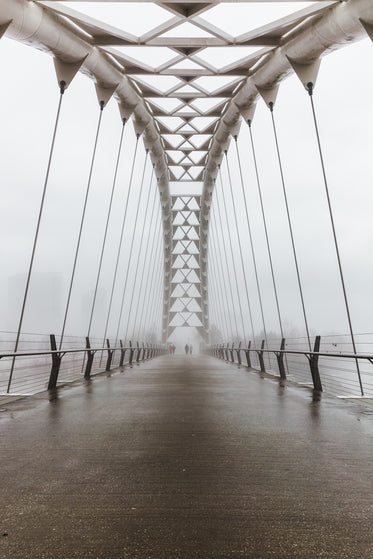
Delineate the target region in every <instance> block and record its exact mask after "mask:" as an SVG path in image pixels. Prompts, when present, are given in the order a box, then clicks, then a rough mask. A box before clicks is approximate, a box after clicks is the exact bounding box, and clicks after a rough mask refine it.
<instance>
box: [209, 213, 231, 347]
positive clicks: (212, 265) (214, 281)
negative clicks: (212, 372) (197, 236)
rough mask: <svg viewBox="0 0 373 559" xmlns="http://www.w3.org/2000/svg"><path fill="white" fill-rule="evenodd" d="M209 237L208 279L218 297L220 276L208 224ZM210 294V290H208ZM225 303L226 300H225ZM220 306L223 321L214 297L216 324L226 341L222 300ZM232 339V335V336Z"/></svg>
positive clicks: (226, 326)
mask: <svg viewBox="0 0 373 559" xmlns="http://www.w3.org/2000/svg"><path fill="white" fill-rule="evenodd" d="M210 227H211V229H210V233H211V234H210V235H209V259H208V263H209V278H210V281H211V286H213V287H214V293H216V295H217V296H218V293H219V283H220V292H221V293H224V292H223V289H222V285H221V277H220V274H219V273H218V271H217V265H216V250H215V246H213V242H214V237H213V236H212V223H211V222H210ZM210 270H211V274H210ZM209 293H210V290H209ZM226 302H227V300H226ZM222 303H223V304H222V305H220V308H222V309H223V315H224V321H222V320H221V315H219V313H218V311H217V309H218V305H217V304H216V298H215V297H214V306H215V313H216V317H217V319H218V317H219V318H220V320H218V322H220V325H219V326H220V328H222V326H223V325H224V328H222V335H223V337H224V338H225V339H226V340H227V339H228V320H227V314H226V308H225V305H224V298H223V301H222ZM232 338H233V335H232Z"/></svg>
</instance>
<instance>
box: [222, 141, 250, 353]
mask: <svg viewBox="0 0 373 559" xmlns="http://www.w3.org/2000/svg"><path fill="white" fill-rule="evenodd" d="M224 153H225V162H226V165H227V171H228V179H229V189H230V193H231V199H232V205H233V215H234V221H235V225H236V232H237V239H238V247H239V251H240V258H241V267H242V272H243V276H244V282H245V291H246V299H247V306H248V309H249V317H250V324H251V332H252V336H253V341H254V343H255V333H254V324H253V315H252V312H251V304H250V297H249V290H248V287H247V277H246V270H245V266H244V263H243V254H242V245H241V238H240V234H239V230H238V220H237V212H236V205H235V203H234V196H233V186H232V177H231V171H230V167H229V161H228V154H227V150H225V152H224ZM244 341H245V345H246V338H244Z"/></svg>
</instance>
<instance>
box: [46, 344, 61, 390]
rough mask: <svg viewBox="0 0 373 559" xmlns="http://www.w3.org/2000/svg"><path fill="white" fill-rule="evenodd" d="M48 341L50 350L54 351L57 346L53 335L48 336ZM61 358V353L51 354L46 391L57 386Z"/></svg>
mask: <svg viewBox="0 0 373 559" xmlns="http://www.w3.org/2000/svg"><path fill="white" fill-rule="evenodd" d="M49 339H50V344H51V350H52V351H56V350H57V344H56V337H55V335H54V334H50V336H49ZM62 356H63V354H62V353H52V369H51V373H50V376H49V383H48V390H52V389H53V388H56V386H57V379H58V373H59V372H60V366H61V361H62Z"/></svg>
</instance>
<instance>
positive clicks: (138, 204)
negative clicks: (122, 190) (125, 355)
mask: <svg viewBox="0 0 373 559" xmlns="http://www.w3.org/2000/svg"><path fill="white" fill-rule="evenodd" d="M148 156H149V150H148V149H147V150H146V155H145V160H144V166H143V171H142V177H141V185H140V192H139V197H138V201H137V208H136V216H135V221H134V225H133V232H132V239H131V248H130V254H129V257H128V262H127V270H126V279H125V281H124V287H123V294H122V301H121V305H120V311H119V320H118V326H117V331H116V334H115V345H116V344H117V341H118V335H119V329H120V324H121V322H122V312H123V305H124V298H125V295H126V290H127V282H128V274H129V270H130V267H131V260H132V252H133V244H134V240H135V233H136V229H137V220H138V216H139V210H140V202H141V196H142V191H143V187H144V178H145V170H146V164H147V162H148ZM126 337H127V336H125V338H126Z"/></svg>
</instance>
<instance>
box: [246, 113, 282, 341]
mask: <svg viewBox="0 0 373 559" xmlns="http://www.w3.org/2000/svg"><path fill="white" fill-rule="evenodd" d="M248 125H249V131H250V141H251V150H252V155H253V161H254V169H255V176H256V184H257V187H258V194H259V200H260V208H261V214H262V219H263V226H264V233H265V238H266V244H267V252H268V259H269V265H270V268H271V276H272V285H273V291H274V296H275V301H276V308H277V317H278V322H279V326H280V332H281V337H282V338H283V337H284V330H283V327H282V320H281V313H280V305H279V300H278V294H277V287H276V279H275V272H274V268H273V260H272V252H271V245H270V242H269V236H268V228H267V219H266V215H265V211H264V204H263V197H262V187H261V181H260V177H259V170H258V162H257V158H256V150H255V144H254V137H253V132H252V129H251V120H248Z"/></svg>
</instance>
